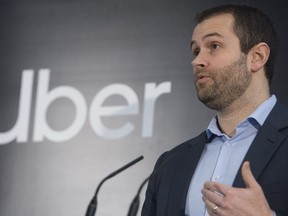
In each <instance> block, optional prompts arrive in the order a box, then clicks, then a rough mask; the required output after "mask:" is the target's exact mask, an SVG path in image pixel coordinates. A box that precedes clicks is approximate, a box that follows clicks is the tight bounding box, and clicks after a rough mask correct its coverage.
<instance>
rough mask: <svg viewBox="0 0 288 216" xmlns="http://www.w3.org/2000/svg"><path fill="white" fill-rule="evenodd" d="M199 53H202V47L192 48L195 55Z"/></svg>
mask: <svg viewBox="0 0 288 216" xmlns="http://www.w3.org/2000/svg"><path fill="white" fill-rule="evenodd" d="M199 53H200V49H199V48H195V49H193V50H192V54H193V55H194V56H197V55H198V54H199Z"/></svg>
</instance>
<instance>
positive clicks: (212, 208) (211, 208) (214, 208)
mask: <svg viewBox="0 0 288 216" xmlns="http://www.w3.org/2000/svg"><path fill="white" fill-rule="evenodd" d="M202 199H203V201H204V203H205V206H206V209H207V211H208V213H209V215H210V216H211V215H217V214H218V213H219V211H220V207H219V206H218V205H217V204H215V203H213V202H211V201H210V200H209V199H206V198H205V196H203V198H202Z"/></svg>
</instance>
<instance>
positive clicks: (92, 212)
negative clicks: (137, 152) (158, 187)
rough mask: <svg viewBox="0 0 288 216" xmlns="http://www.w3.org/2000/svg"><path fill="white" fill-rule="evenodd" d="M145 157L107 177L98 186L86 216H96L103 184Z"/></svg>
mask: <svg viewBox="0 0 288 216" xmlns="http://www.w3.org/2000/svg"><path fill="white" fill-rule="evenodd" d="M143 158H144V157H143V156H142V155H141V156H140V157H138V158H136V159H134V160H133V161H131V162H129V163H128V164H126V165H125V166H123V167H121V168H120V169H118V170H116V171H114V172H112V173H111V174H109V175H108V176H106V177H105V178H104V179H103V180H102V181H101V182H100V184H99V185H98V187H97V189H96V192H95V194H94V196H93V198H92V199H91V201H90V203H89V206H88V208H87V211H86V214H85V216H94V215H95V212H96V209H97V195H98V192H99V190H100V187H101V186H102V184H103V183H104V182H105V181H106V180H108V179H110V178H112V177H113V176H115V175H117V174H118V173H120V172H122V171H123V170H125V169H127V168H128V167H130V166H132V165H134V164H135V163H137V162H139V161H140V160H142V159H143Z"/></svg>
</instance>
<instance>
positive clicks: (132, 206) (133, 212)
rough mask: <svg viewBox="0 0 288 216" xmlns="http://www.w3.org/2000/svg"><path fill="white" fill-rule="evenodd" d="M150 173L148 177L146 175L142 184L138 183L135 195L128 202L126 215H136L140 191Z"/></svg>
mask: <svg viewBox="0 0 288 216" xmlns="http://www.w3.org/2000/svg"><path fill="white" fill-rule="evenodd" d="M150 177H151V175H150V176H149V177H147V178H146V179H145V180H144V181H143V182H142V184H141V185H140V187H139V189H138V192H137V194H136V196H135V197H134V199H133V201H132V203H131V204H130V208H129V211H128V215H127V216H136V214H137V212H138V208H139V203H140V193H141V191H142V188H143V187H144V185H145V184H146V183H147V182H148V180H149V179H150Z"/></svg>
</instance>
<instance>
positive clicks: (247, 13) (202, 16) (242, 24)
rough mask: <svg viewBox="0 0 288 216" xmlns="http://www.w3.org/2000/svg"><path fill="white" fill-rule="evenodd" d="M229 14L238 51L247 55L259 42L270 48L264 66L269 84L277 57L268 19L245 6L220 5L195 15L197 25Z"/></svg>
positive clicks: (276, 49)
mask: <svg viewBox="0 0 288 216" xmlns="http://www.w3.org/2000/svg"><path fill="white" fill-rule="evenodd" d="M227 13H228V14H231V15H232V16H233V17H234V32H235V34H236V36H237V37H238V38H239V40H240V49H241V51H242V52H243V53H245V54H247V53H248V52H249V50H250V49H251V48H252V47H254V46H255V45H257V44H259V43H260V42H264V43H266V44H267V45H268V46H269V48H270V55H269V58H268V60H267V62H266V64H265V65H264V70H265V75H266V78H267V79H268V82H269V83H271V80H272V77H273V74H274V70H275V64H276V59H277V55H278V36H277V32H276V30H275V28H274V26H273V23H272V21H271V20H270V18H269V17H268V16H267V15H266V14H264V13H263V12H262V11H260V10H259V9H258V8H256V7H252V6H247V5H235V4H228V5H220V6H216V7H212V8H209V9H206V10H204V11H202V12H201V13H199V14H197V15H196V17H195V21H196V23H197V24H199V23H201V22H203V21H204V20H206V19H208V18H210V17H213V16H216V15H221V14H227Z"/></svg>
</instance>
